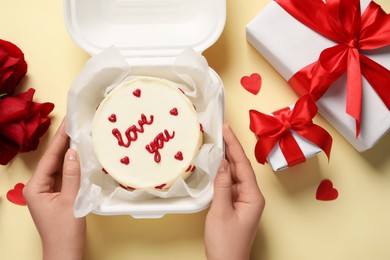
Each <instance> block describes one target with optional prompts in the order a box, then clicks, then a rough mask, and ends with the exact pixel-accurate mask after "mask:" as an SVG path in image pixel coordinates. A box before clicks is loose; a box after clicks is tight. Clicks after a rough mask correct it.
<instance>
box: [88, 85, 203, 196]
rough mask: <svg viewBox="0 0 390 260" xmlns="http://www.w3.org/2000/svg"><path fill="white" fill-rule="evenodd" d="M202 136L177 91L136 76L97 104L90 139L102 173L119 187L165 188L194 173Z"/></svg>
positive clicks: (192, 111) (193, 113)
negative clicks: (110, 177)
mask: <svg viewBox="0 0 390 260" xmlns="http://www.w3.org/2000/svg"><path fill="white" fill-rule="evenodd" d="M202 132H203V130H202V126H201V124H200V122H199V119H198V116H197V113H196V111H195V108H194V106H193V104H192V103H191V101H190V100H189V99H188V98H187V97H186V95H184V93H183V92H182V91H181V90H180V89H179V88H178V87H176V86H175V85H174V84H173V83H172V82H170V81H168V80H164V79H159V78H152V77H137V78H135V79H132V80H128V81H124V82H122V83H120V84H119V85H118V86H117V87H116V88H115V89H114V90H112V91H111V92H110V93H109V94H108V95H107V97H106V98H105V99H104V100H103V101H102V102H101V104H100V105H99V107H98V109H97V111H96V114H95V117H94V120H93V127H92V141H93V145H94V149H95V153H96V156H97V158H98V160H99V162H100V164H101V165H102V167H103V171H104V172H106V173H108V174H109V175H110V176H112V178H113V179H115V180H116V181H117V182H118V183H119V184H120V185H121V186H122V187H124V188H126V189H128V190H136V189H166V188H169V187H170V186H171V185H172V184H173V183H174V182H175V180H176V179H177V178H179V177H180V176H181V177H183V179H186V178H188V176H190V175H191V173H192V172H193V170H194V168H195V167H194V160H195V158H196V157H197V155H198V152H199V149H200V147H201V145H202V143H203V135H202Z"/></svg>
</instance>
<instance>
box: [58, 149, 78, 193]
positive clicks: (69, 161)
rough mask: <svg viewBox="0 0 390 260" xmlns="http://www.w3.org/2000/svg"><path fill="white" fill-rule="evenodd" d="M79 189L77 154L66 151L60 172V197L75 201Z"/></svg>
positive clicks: (73, 151) (70, 150)
mask: <svg viewBox="0 0 390 260" xmlns="http://www.w3.org/2000/svg"><path fill="white" fill-rule="evenodd" d="M79 188H80V162H79V156H78V154H77V152H76V151H75V150H73V149H68V151H67V152H66V154H65V160H64V166H63V170H62V187H61V195H62V196H63V197H64V198H67V199H70V200H75V198H76V196H77V193H78V190H79Z"/></svg>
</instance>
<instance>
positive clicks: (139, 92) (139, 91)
mask: <svg viewBox="0 0 390 260" xmlns="http://www.w3.org/2000/svg"><path fill="white" fill-rule="evenodd" d="M133 95H134V96H136V97H140V96H141V90H140V89H139V88H137V89H136V90H134V91H133Z"/></svg>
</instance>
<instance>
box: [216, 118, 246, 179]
mask: <svg viewBox="0 0 390 260" xmlns="http://www.w3.org/2000/svg"><path fill="white" fill-rule="evenodd" d="M222 130H223V138H224V140H225V143H226V157H227V158H228V160H229V163H230V164H233V165H234V167H240V168H241V169H240V170H241V172H242V171H253V170H252V166H251V163H250V161H249V159H248V157H247V156H246V154H245V152H244V149H243V148H242V146H241V143H240V141H239V140H238V138H237V137H236V135H235V134H234V132H233V130H232V129H231V127H230V126H229V125H227V124H225V125H224V126H223V129H222ZM244 176H250V174H245V175H243V176H241V177H244ZM237 177H239V176H237Z"/></svg>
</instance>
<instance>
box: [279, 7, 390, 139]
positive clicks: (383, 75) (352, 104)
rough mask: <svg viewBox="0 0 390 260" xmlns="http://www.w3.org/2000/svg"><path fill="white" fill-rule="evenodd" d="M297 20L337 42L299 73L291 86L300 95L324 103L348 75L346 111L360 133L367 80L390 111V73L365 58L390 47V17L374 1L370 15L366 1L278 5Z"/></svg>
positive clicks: (357, 132)
mask: <svg viewBox="0 0 390 260" xmlns="http://www.w3.org/2000/svg"><path fill="white" fill-rule="evenodd" d="M275 1H276V2H277V3H278V4H279V5H280V6H281V7H282V8H283V9H284V10H285V11H287V12H288V13H289V14H290V15H292V16H293V17H294V18H295V19H297V20H298V21H300V22H301V23H303V24H305V25H306V26H308V27H309V28H311V29H312V30H314V31H316V32H317V33H319V34H321V35H323V36H325V37H327V38H329V39H331V40H332V41H334V42H335V43H336V45H335V46H333V47H330V48H327V49H325V50H323V51H322V53H321V54H320V57H319V59H318V61H316V62H314V63H312V64H310V65H308V66H306V67H304V68H303V69H302V70H300V71H298V72H297V73H296V74H295V75H294V76H293V77H292V78H291V79H290V80H289V83H290V84H291V85H292V86H293V88H294V89H295V91H296V92H297V93H298V94H299V95H304V94H307V93H310V94H312V95H313V97H314V99H315V100H318V99H319V98H320V97H321V96H322V95H323V94H324V93H325V92H326V91H327V90H328V88H329V87H330V85H331V84H332V83H333V82H335V81H336V80H337V79H338V78H340V77H341V76H342V75H343V74H344V73H347V100H346V106H347V107H346V112H347V113H348V114H349V115H350V116H352V117H353V118H354V119H355V120H356V137H358V136H359V134H360V118H361V108H362V75H363V76H364V77H365V78H366V79H367V81H368V82H369V83H370V85H371V86H372V88H374V90H375V91H376V92H377V94H378V95H379V97H380V98H381V99H382V101H383V102H384V104H385V105H386V106H387V108H388V109H390V89H389V87H390V71H389V70H388V69H386V68H385V67H383V66H381V65H380V64H378V63H376V62H375V61H373V60H371V59H370V58H368V57H367V56H365V55H364V53H363V52H362V51H364V52H365V53H369V52H368V51H371V50H375V49H379V48H382V47H385V46H389V45H390V15H389V14H386V13H385V12H384V11H383V10H382V9H381V7H380V6H379V5H377V4H376V3H374V2H371V3H370V4H369V5H368V7H367V9H366V10H365V11H364V13H363V14H362V15H361V12H360V0H327V1H326V3H324V2H323V1H322V0H275Z"/></svg>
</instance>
